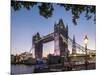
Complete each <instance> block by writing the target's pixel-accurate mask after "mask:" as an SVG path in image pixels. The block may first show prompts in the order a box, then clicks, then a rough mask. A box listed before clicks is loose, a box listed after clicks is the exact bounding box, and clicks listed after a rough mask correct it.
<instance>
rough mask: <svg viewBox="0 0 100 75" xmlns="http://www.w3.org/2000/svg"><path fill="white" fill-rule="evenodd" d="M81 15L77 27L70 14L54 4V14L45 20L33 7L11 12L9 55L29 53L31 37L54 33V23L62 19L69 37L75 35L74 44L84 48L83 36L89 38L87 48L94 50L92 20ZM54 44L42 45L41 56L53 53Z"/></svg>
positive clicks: (94, 31)
mask: <svg viewBox="0 0 100 75" xmlns="http://www.w3.org/2000/svg"><path fill="white" fill-rule="evenodd" d="M84 16H85V14H84V13H83V14H82V15H81V16H80V18H79V20H78V25H76V26H75V25H74V24H73V23H72V14H71V12H70V11H68V12H67V11H66V10H65V9H64V8H63V7H59V6H57V5H56V4H54V12H53V15H52V17H50V18H48V19H46V18H44V17H43V16H40V14H39V9H38V7H37V6H34V7H33V8H32V9H31V10H26V9H23V8H22V9H21V10H19V11H14V10H11V34H12V35H11V54H20V53H22V52H25V51H27V52H29V51H30V49H31V47H32V36H33V35H34V34H35V33H37V32H39V33H40V35H41V36H44V35H47V34H49V33H52V32H53V31H54V23H55V22H56V23H58V21H59V19H61V18H62V19H63V22H64V24H65V25H68V27H69V36H70V37H71V38H73V35H75V39H76V42H77V43H79V44H80V45H82V46H84V43H83V38H84V36H85V35H87V36H88V38H89V43H88V48H89V49H93V50H95V49H96V48H95V46H96V45H95V44H96V43H95V41H96V25H95V24H94V21H93V19H90V20H89V21H87V20H86V18H85V17H84ZM53 51H54V42H53V41H52V42H49V43H45V44H44V45H43V56H46V55H47V54H48V53H53Z"/></svg>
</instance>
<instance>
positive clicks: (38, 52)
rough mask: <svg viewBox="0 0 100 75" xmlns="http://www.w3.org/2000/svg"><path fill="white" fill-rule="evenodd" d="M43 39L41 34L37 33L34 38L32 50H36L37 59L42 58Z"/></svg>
mask: <svg viewBox="0 0 100 75" xmlns="http://www.w3.org/2000/svg"><path fill="white" fill-rule="evenodd" d="M40 39H41V37H40V34H39V33H38V32H37V33H36V34H35V35H34V36H33V38H32V48H34V50H35V51H34V52H35V58H42V54H43V51H42V48H43V44H42V41H40Z"/></svg>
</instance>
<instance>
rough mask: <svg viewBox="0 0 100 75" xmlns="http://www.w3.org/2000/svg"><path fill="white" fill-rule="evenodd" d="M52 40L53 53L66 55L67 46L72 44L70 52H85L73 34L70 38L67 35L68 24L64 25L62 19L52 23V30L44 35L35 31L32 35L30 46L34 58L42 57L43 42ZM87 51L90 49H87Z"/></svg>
mask: <svg viewBox="0 0 100 75" xmlns="http://www.w3.org/2000/svg"><path fill="white" fill-rule="evenodd" d="M53 40H54V54H55V55H60V56H65V57H68V55H69V53H68V52H69V49H68V46H69V45H71V46H72V54H76V53H77V50H79V51H81V52H85V48H84V47H83V46H81V45H80V44H78V43H77V42H76V41H75V36H73V39H71V38H70V37H69V35H68V26H67V25H66V27H65V25H64V22H63V20H62V19H60V20H59V22H58V23H57V24H54V31H53V32H52V33H50V34H48V35H46V36H43V37H41V36H40V34H39V33H38V32H37V34H36V35H34V36H33V37H32V48H31V50H32V49H33V48H34V50H35V58H42V56H43V55H42V54H43V43H46V42H50V41H53ZM87 51H88V53H89V51H91V49H87Z"/></svg>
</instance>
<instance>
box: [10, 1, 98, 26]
mask: <svg viewBox="0 0 100 75" xmlns="http://www.w3.org/2000/svg"><path fill="white" fill-rule="evenodd" d="M35 5H37V6H38V8H39V14H40V15H41V16H43V17H44V18H46V19H48V18H49V17H52V15H53V11H54V6H53V3H43V2H41V3H37V2H26V1H14V0H12V1H11V7H12V8H13V9H14V10H15V11H17V10H20V9H21V8H26V9H27V10H30V9H31V8H33V7H34V6H35ZM57 5H58V6H61V7H64V8H65V10H66V11H71V13H72V22H73V23H74V24H75V25H77V19H79V18H80V15H81V14H82V13H84V12H85V17H86V19H87V20H89V19H91V18H92V17H93V18H94V23H95V20H96V15H95V14H96V7H95V6H92V5H75V4H59V3H57Z"/></svg>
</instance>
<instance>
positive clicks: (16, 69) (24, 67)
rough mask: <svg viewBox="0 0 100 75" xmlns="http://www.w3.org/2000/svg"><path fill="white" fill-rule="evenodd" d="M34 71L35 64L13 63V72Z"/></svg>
mask: <svg viewBox="0 0 100 75" xmlns="http://www.w3.org/2000/svg"><path fill="white" fill-rule="evenodd" d="M33 72H34V65H11V73H12V74H25V73H26V74H28V73H33Z"/></svg>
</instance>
